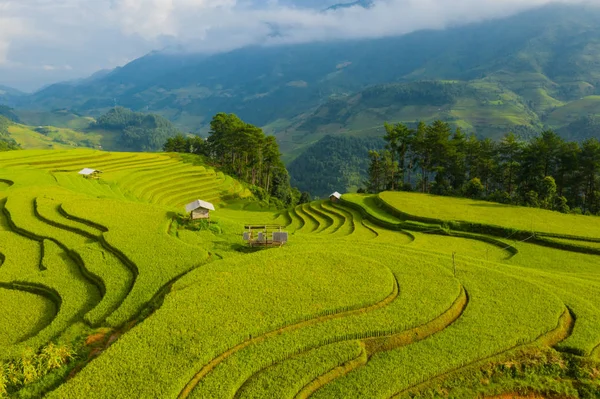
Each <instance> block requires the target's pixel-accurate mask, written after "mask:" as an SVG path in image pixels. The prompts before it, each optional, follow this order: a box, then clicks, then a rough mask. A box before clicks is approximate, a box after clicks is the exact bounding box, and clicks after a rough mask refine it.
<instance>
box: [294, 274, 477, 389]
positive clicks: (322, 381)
mask: <svg viewBox="0 0 600 399" xmlns="http://www.w3.org/2000/svg"><path fill="white" fill-rule="evenodd" d="M468 304H469V295H468V293H467V291H466V290H465V288H464V287H463V286H462V285H461V288H460V293H459V295H458V297H457V298H456V299H455V300H454V302H453V303H452V305H451V306H450V307H449V308H448V309H447V310H446V311H444V312H443V313H442V314H440V315H439V316H437V317H436V318H435V319H433V320H431V321H429V322H427V323H425V324H421V325H419V326H417V327H414V328H411V329H409V330H404V331H401V332H399V333H396V334H390V335H387V336H383V337H372V338H366V339H362V340H361V342H362V344H363V345H364V348H365V359H364V362H357V361H356V360H357V359H358V358H357V359H354V360H352V361H350V362H348V363H347V364H344V365H342V366H338V367H336V368H334V369H332V370H330V371H329V372H327V373H325V374H323V375H321V376H319V377H317V378H316V379H314V380H313V381H311V382H310V383H308V384H307V385H306V386H305V387H304V388H302V390H301V391H300V392H299V393H298V394H297V395H296V396H295V399H306V398H308V397H310V396H311V395H312V394H314V393H315V392H317V391H318V390H319V389H321V388H323V387H324V386H325V385H327V384H329V383H331V382H333V381H334V380H336V379H338V378H341V377H343V376H344V375H346V374H348V373H350V372H351V371H353V370H356V369H357V368H359V367H361V366H364V365H366V364H367V363H368V360H369V359H370V358H371V357H372V356H373V355H375V354H376V353H379V352H386V351H390V350H393V349H397V348H400V347H403V346H407V345H410V344H413V343H415V342H418V341H422V340H424V339H426V338H429V337H431V336H432V335H435V334H437V333H439V332H441V331H443V330H444V329H446V328H448V327H449V326H451V325H452V324H454V323H455V322H456V321H457V320H458V319H459V318H460V317H461V316H462V315H463V313H464V312H465V310H466V308H467V306H468Z"/></svg>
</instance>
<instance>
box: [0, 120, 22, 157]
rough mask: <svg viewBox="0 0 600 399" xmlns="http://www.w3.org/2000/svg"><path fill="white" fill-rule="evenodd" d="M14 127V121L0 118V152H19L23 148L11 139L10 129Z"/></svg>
mask: <svg viewBox="0 0 600 399" xmlns="http://www.w3.org/2000/svg"><path fill="white" fill-rule="evenodd" d="M10 125H12V121H10V120H9V119H7V118H5V117H4V116H0V151H10V150H18V149H20V148H21V147H20V146H19V144H17V142H16V141H15V140H14V139H12V138H11V137H10V133H9V132H8V128H9V127H10Z"/></svg>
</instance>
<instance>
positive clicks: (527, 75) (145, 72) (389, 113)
mask: <svg viewBox="0 0 600 399" xmlns="http://www.w3.org/2000/svg"><path fill="white" fill-rule="evenodd" d="M599 18H600V8H597V7H592V6H589V7H585V6H581V5H579V6H565V5H553V6H547V7H543V8H540V9H536V10H532V11H528V12H525V13H522V14H519V15H516V16H513V17H510V18H505V19H500V20H493V21H487V22H482V23H478V24H472V25H468V26H463V27H457V28H453V29H449V30H445V31H421V32H415V33H412V34H409V35H405V36H401V37H392V38H381V39H368V40H367V39H365V40H354V41H338V42H321V43H308V44H297V45H290V46H277V47H251V48H244V49H240V50H235V51H232V52H229V53H223V54H215V55H212V56H206V55H195V54H172V53H167V52H165V53H152V54H149V55H148V56H146V57H143V58H141V59H138V60H136V61H134V62H132V63H130V64H128V65H126V66H124V67H123V68H118V69H116V70H114V71H112V72H110V73H108V74H100V75H99V76H95V77H94V78H91V79H88V80H85V81H82V82H76V83H67V84H59V85H53V86H50V87H48V88H46V89H44V90H41V91H40V92H38V93H35V94H34V95H32V96H29V97H26V98H23V99H22V100H21V102H20V105H21V106H22V107H43V108H46V109H54V108H64V107H68V108H69V109H71V110H73V111H77V112H80V113H85V114H89V115H92V116H98V115H101V114H102V113H104V112H106V111H107V110H108V109H110V108H112V107H113V106H114V100H115V99H117V101H118V103H119V104H120V105H122V106H124V107H128V108H131V109H134V110H142V109H143V110H145V109H148V110H149V111H150V112H154V113H159V114H161V115H163V116H165V117H167V118H168V119H170V120H172V121H174V122H175V123H176V124H177V125H178V126H179V127H180V128H181V129H183V130H185V131H192V132H202V133H207V132H208V129H209V122H210V118H211V117H212V115H215V114H216V113H218V112H235V113H236V114H237V115H239V116H240V117H241V118H242V119H244V120H247V121H248V122H249V123H252V124H254V125H257V126H263V127H265V128H266V129H267V131H268V132H272V133H275V134H276V135H277V136H279V137H280V139H282V140H283V139H285V140H288V139H289V138H290V137H294V140H295V141H299V142H301V143H300V144H306V143H307V142H311V141H314V138H310V137H307V138H306V140H304V139H302V138H301V137H303V135H304V134H305V133H307V132H308V133H312V131H313V130H315V129H316V130H322V131H328V132H329V133H332V132H331V129H332V128H337V129H341V131H342V132H343V131H348V132H356V133H359V134H368V133H369V131H370V129H372V128H374V127H375V126H379V125H381V124H382V123H383V122H384V121H385V120H389V119H390V117H393V119H392V120H393V121H394V122H398V121H401V122H411V121H414V120H416V119H418V118H419V119H422V120H425V121H427V122H431V121H433V120H436V119H442V120H444V121H447V122H453V123H455V124H456V125H458V126H461V127H463V128H464V129H465V130H469V131H473V132H476V133H478V134H481V135H486V136H487V135H492V136H495V137H500V136H501V135H502V134H503V133H505V131H502V130H505V129H506V128H507V127H508V128H521V129H528V130H536V131H541V130H543V129H544V128H545V127H551V128H554V129H559V128H562V127H564V126H566V125H568V124H569V123H571V122H573V121H575V120H577V119H579V118H581V117H586V116H587V115H595V114H599V113H600V105H599V102H598V101H596V100H595V99H594V97H588V96H593V95H594V94H600V92H599V91H598V83H599V82H600V72H598V70H597V67H596V65H597V63H598V62H599V57H600V56H599V55H598V52H597V51H595V49H596V48H597V46H598V45H599V43H600V27H598V24H597V20H598V19H599ZM239 65H244V68H239V67H238V66H239ZM415 81H430V82H431V81H437V82H438V83H437V84H438V86H437V89H436V90H437V91H438V93H437V94H442V95H441V96H438V95H434V96H433V97H429V98H434V99H435V100H434V101H429V102H428V100H427V98H428V97H427V95H422V94H423V93H422V92H423V88H418V87H417V88H415V87H411V86H410V85H409V86H408V88H410V89H407V86H400V89H399V88H398V87H397V86H396V84H397V83H410V82H415ZM449 81H451V82H452V83H453V84H455V85H456V86H457V87H462V88H467V89H468V90H469V91H470V92H469V93H464V95H462V94H461V93H460V92H459V93H454V95H453V96H454V97H455V99H454V101H450V102H446V101H440V100H439V99H440V98H445V94H444V91H445V90H446V89H445V88H444V86H439V84H440V83H439V82H442V83H449ZM390 84H391V86H390ZM428 84H430V85H433V83H428ZM381 85H384V86H381ZM371 86H379V87H373V88H372V87H371ZM374 90H375V92H378V91H379V92H380V91H381V90H384V92H389V91H390V90H391V91H398V90H399V91H404V90H413V91H414V90H417V91H418V92H421V94H420V95H419V99H418V100H417V101H413V97H411V96H408V97H404V98H403V99H402V101H401V102H399V103H395V102H394V101H395V94H394V93H389V94H390V95H388V94H387V93H381V94H382V97H381V100H380V101H375V102H373V101H371V100H369V94H373V93H374ZM452 90H454V88H453V89H452ZM440 91H441V93H440ZM425 92H431V91H430V89H425ZM473 92H474V93H475V96H474V97H472V96H470V94H471V93H473ZM363 97H364V98H363ZM440 106H441V107H440ZM319 107H326V108H330V107H338V108H343V109H344V110H345V111H344V112H343V113H345V115H346V116H344V117H339V116H335V115H334V116H331V115H326V116H325V117H323V115H321V113H320V111H318V109H319ZM436 107H437V108H436ZM438 108H441V109H439V110H438ZM315 110H317V111H316V112H315ZM321 111H322V108H321ZM332 124H334V125H335V126H332ZM297 136H300V138H298V137H297ZM295 148H297V147H296V146H295V145H292V146H290V148H286V147H283V150H284V151H285V152H288V151H293V150H294V149H295Z"/></svg>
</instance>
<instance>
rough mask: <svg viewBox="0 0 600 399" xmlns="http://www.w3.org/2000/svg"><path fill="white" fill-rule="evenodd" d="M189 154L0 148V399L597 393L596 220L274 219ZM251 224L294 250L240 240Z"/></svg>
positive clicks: (416, 209) (422, 210)
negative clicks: (267, 227) (284, 235)
mask: <svg viewBox="0 0 600 399" xmlns="http://www.w3.org/2000/svg"><path fill="white" fill-rule="evenodd" d="M248 128H249V127H248ZM250 130H252V129H250ZM257 131H258V130H257ZM177 140H179V139H175V141H172V143H174V142H176V141H177ZM184 141H185V138H184ZM209 143H210V142H209ZM209 148H210V147H209ZM230 149H231V148H230ZM234 150H235V151H237V150H238V149H236V148H234ZM397 154H399V152H397ZM221 155H223V164H222V165H221V166H222V167H223V168H225V167H226V165H227V164H228V163H230V162H233V157H232V158H228V157H229V156H231V155H230V154H226V153H225V152H223V153H222V154H221ZM242 155H243V153H242ZM239 156H240V154H238V153H235V160H236V161H235V162H237V163H232V164H230V165H229V166H227V167H230V168H232V169H235V168H236V167H241V169H242V172H243V173H241V175H242V177H243V175H244V174H245V173H246V168H248V170H250V175H251V170H252V169H251V167H252V165H253V164H252V162H249V163H248V164H246V163H244V162H245V161H243V160H240V158H239ZM203 157H208V158H211V157H214V158H215V159H212V160H209V161H210V163H211V164H212V163H213V162H214V163H216V159H218V158H219V157H216V156H215V155H210V154H208V155H198V154H184V153H168V154H156V153H147V154H135V153H108V152H101V151H94V150H71V151H60V150H59V151H31V150H25V151H11V152H5V153H2V154H0V181H2V182H3V185H2V186H1V188H0V208H1V212H0V261H1V263H0V306H1V307H2V309H4V313H3V315H2V317H0V327H2V328H0V330H1V331H2V332H1V333H0V397H4V396H9V397H17V398H26V397H42V396H44V397H49V398H63V397H81V396H85V397H90V398H94V397H99V398H100V397H102V398H103V397H107V396H110V397H131V396H132V395H133V396H139V397H167V398H169V397H173V398H174V397H180V398H206V397H210V398H214V399H217V398H232V397H234V398H274V397H276V398H280V397H281V398H292V397H299V398H302V397H315V398H340V397H343V398H345V397H357V398H389V397H436V395H437V394H438V393H439V392H446V393H445V395H446V396H447V397H457V398H472V397H476V396H477V395H478V394H480V393H485V394H486V395H497V394H507V393H512V392H518V393H520V394H522V395H525V396H527V395H529V394H532V395H533V394H548V391H547V390H544V389H545V388H546V387H551V389H552V392H554V393H561V394H565V395H569V397H573V398H588V397H595V396H597V392H598V384H597V374H594V370H598V369H599V368H600V363H598V356H599V355H600V353H599V351H598V348H599V347H600V331H599V330H598V328H597V325H598V323H600V306H599V305H598V301H597V298H598V297H599V296H600V274H599V270H598V256H600V254H599V251H598V242H600V235H599V233H598V228H597V223H596V219H595V218H593V217H587V216H583V215H568V214H561V213H559V212H552V211H550V210H543V209H534V208H526V207H518V206H514V205H507V204H498V203H491V202H485V201H478V200H474V199H464V198H463V199H461V198H451V197H436V196H433V195H430V194H422V193H409V192H396V191H394V192H384V193H381V194H378V195H366V194H344V195H343V196H342V199H341V201H338V202H331V201H330V200H318V201H312V202H306V203H303V204H300V205H295V206H291V207H289V208H288V209H277V207H275V206H269V204H268V203H266V202H265V201H261V200H260V198H257V196H253V195H252V194H251V193H250V192H249V190H247V189H245V188H244V185H243V184H241V183H240V182H239V181H237V180H235V179H234V178H232V177H231V176H228V175H225V174H224V173H223V172H216V171H215V170H214V169H212V167H211V166H210V165H209V164H206V163H204V162H203V161H202V160H203V159H204V158H203ZM248 159H250V155H249V158H248ZM397 159H400V157H399V156H398V158H397ZM83 167H93V168H99V169H101V170H102V171H103V173H102V174H101V175H100V178H99V179H86V178H83V177H82V176H79V175H78V174H77V172H78V171H79V170H80V169H81V168H83ZM401 176H402V175H401V174H400V175H398V176H397V178H398V179H399V180H400V181H401ZM195 199H204V200H209V201H211V202H213V203H214V205H215V208H216V210H215V211H212V212H211V214H210V220H203V221H191V220H189V215H188V214H186V212H185V211H184V208H183V206H184V205H185V204H187V203H188V202H191V201H193V200H195ZM271 205H272V204H271ZM249 223H256V224H281V225H282V226H284V230H285V231H288V233H289V242H288V243H287V244H286V245H284V246H283V247H281V248H273V249H263V250H260V249H258V250H257V249H251V248H248V247H247V246H246V245H245V244H244V242H243V240H242V236H241V232H242V231H243V228H244V225H245V224H249ZM23 304H26V308H25V309H23ZM59 348H64V349H60V350H59ZM66 348H68V350H67V349H66ZM60 351H63V352H61V353H63V356H62V357H61V356H59V355H58V354H57V353H59V352H60ZM65 351H66V352H65ZM50 353H52V354H50ZM74 353H78V354H79V355H74ZM50 359H54V360H53V361H55V362H54V363H52V366H50ZM560 365H563V366H564V368H561V366H560ZM596 373H597V372H596ZM471 376H473V377H471ZM586 395H587V396H586ZM437 397H439V395H438V396H437Z"/></svg>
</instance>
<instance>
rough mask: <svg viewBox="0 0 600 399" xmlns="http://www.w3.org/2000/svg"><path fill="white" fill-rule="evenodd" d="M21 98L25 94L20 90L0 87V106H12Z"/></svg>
mask: <svg viewBox="0 0 600 399" xmlns="http://www.w3.org/2000/svg"><path fill="white" fill-rule="evenodd" d="M23 96H25V93H23V92H22V91H20V90H17V89H13V88H12V87H8V86H2V85H0V105H5V106H12V105H14V104H15V103H16V102H17V100H18V99H19V98H21V97H23Z"/></svg>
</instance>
